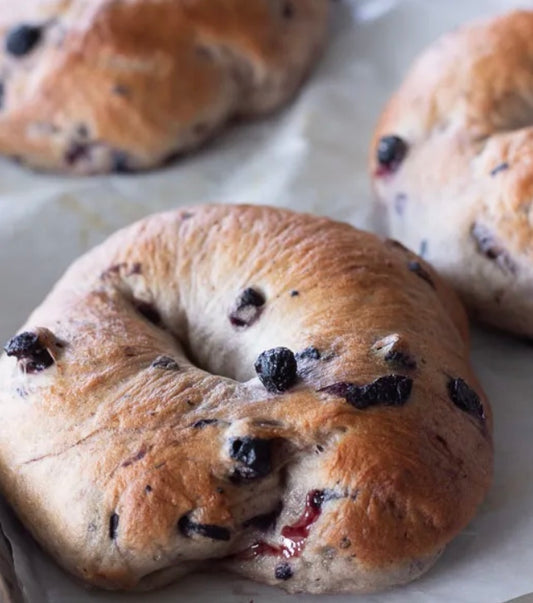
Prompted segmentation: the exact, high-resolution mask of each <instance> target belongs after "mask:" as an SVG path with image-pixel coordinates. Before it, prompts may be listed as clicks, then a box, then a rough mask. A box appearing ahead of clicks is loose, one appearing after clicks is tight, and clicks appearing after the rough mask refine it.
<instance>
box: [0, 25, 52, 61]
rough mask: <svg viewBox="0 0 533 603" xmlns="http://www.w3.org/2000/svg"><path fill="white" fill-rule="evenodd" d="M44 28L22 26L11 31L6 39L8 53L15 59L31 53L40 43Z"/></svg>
mask: <svg viewBox="0 0 533 603" xmlns="http://www.w3.org/2000/svg"><path fill="white" fill-rule="evenodd" d="M42 34H43V29H42V27H39V26H36V25H28V24H22V25H18V26H17V27H14V28H13V29H11V30H10V31H9V32H8V34H7V37H6V41H5V49H6V52H7V53H8V54H10V55H12V56H14V57H22V56H24V55H26V54H28V53H29V52H31V51H32V50H33V49H34V48H35V46H37V44H38V43H39V42H40V40H41V37H42Z"/></svg>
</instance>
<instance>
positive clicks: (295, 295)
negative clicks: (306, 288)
mask: <svg viewBox="0 0 533 603" xmlns="http://www.w3.org/2000/svg"><path fill="white" fill-rule="evenodd" d="M298 295H300V292H299V291H296V289H293V290H292V291H291V297H298Z"/></svg>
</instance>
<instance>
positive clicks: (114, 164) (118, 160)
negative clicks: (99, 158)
mask: <svg viewBox="0 0 533 603" xmlns="http://www.w3.org/2000/svg"><path fill="white" fill-rule="evenodd" d="M111 171H112V172H114V173H115V174H128V173H130V172H131V171H132V169H131V167H130V158H129V155H128V153H126V152H125V151H116V150H115V151H112V152H111Z"/></svg>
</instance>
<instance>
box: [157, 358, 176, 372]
mask: <svg viewBox="0 0 533 603" xmlns="http://www.w3.org/2000/svg"><path fill="white" fill-rule="evenodd" d="M151 367H152V368H158V369H163V370H169V371H170V370H174V371H177V370H178V369H179V368H180V367H179V366H178V363H177V362H176V361H175V360H174V359H173V358H170V357H169V356H158V357H157V358H156V359H155V360H154V361H153V362H152V364H151Z"/></svg>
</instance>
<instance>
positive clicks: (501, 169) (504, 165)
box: [490, 162, 509, 176]
mask: <svg viewBox="0 0 533 603" xmlns="http://www.w3.org/2000/svg"><path fill="white" fill-rule="evenodd" d="M508 169H509V164H508V163H507V162H504V163H500V165H497V166H496V167H495V168H494V169H493V170H491V172H490V175H491V176H496V175H497V174H499V173H500V172H505V171H506V170H508Z"/></svg>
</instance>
